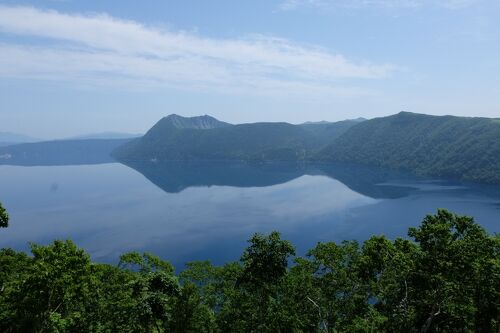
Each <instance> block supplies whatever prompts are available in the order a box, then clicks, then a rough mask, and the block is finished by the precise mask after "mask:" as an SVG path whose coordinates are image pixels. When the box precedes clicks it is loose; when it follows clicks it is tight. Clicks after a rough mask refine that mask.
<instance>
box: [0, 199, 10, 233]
mask: <svg viewBox="0 0 500 333" xmlns="http://www.w3.org/2000/svg"><path fill="white" fill-rule="evenodd" d="M8 226H9V214H8V213H7V211H6V210H5V208H3V206H2V203H1V202H0V228H7V227H8Z"/></svg>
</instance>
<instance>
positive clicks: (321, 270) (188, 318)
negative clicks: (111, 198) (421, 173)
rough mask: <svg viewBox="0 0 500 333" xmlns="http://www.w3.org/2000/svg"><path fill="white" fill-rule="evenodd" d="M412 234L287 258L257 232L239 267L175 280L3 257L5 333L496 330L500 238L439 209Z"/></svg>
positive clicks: (163, 273)
mask: <svg viewBox="0 0 500 333" xmlns="http://www.w3.org/2000/svg"><path fill="white" fill-rule="evenodd" d="M409 236H410V237H411V238H413V240H414V241H411V240H408V239H399V238H398V239H395V240H389V239H387V238H385V237H383V236H374V237H372V238H370V239H368V240H366V241H365V242H364V243H363V244H359V243H357V242H354V241H345V242H343V243H341V244H336V243H333V242H328V243H318V244H317V245H316V246H315V247H314V248H313V249H311V250H310V251H309V252H308V253H307V255H306V256H305V257H295V258H294V259H293V256H294V255H295V250H294V248H293V246H292V245H291V244H290V243H289V242H288V241H285V240H282V239H281V237H280V235H279V233H277V232H272V233H271V234H269V235H262V234H256V235H254V236H253V237H252V238H251V239H250V240H249V246H248V248H247V249H246V250H245V251H244V253H243V255H242V257H241V260H240V261H239V262H232V263H227V264H225V265H224V266H220V267H217V266H213V265H211V264H210V263H209V262H192V263H188V264H186V268H185V269H184V270H183V271H182V272H181V273H180V274H179V275H178V276H176V275H175V274H174V268H173V267H172V265H171V264H169V263H168V262H166V261H163V260H162V259H160V258H158V257H156V256H154V255H152V254H148V253H144V254H139V253H137V252H130V253H126V254H124V255H122V256H121V258H120V262H119V264H118V265H117V266H111V265H106V264H98V263H92V262H91V260H90V258H89V256H88V254H86V253H85V252H84V251H83V250H81V249H79V248H77V247H76V245H75V244H73V243H72V242H71V241H65V242H63V241H55V242H53V243H52V244H50V245H47V246H40V245H34V244H33V245H32V246H31V252H32V256H27V255H26V254H24V253H18V252H15V251H13V250H11V249H2V250H0V331H1V332H157V333H160V332H193V333H194V332H207V333H208V332H210V333H211V332H339V333H340V332H498V331H499V329H500V321H499V318H500V304H499V300H500V259H499V253H500V237H498V236H492V235H489V234H488V233H486V232H485V230H483V229H482V228H481V227H480V226H479V225H477V224H476V223H475V222H474V221H473V219H472V218H470V217H465V216H458V215H455V214H453V213H450V212H448V211H445V210H439V211H438V212H437V214H435V215H429V216H427V217H425V218H424V220H423V222H422V224H421V225H420V226H419V227H417V228H411V229H410V230H409ZM292 259H293V263H292V264H290V263H291V262H292Z"/></svg>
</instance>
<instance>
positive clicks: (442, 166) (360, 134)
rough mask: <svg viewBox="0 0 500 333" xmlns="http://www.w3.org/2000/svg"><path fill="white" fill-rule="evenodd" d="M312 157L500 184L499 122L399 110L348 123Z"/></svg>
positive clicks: (487, 119)
mask: <svg viewBox="0 0 500 333" xmlns="http://www.w3.org/2000/svg"><path fill="white" fill-rule="evenodd" d="M315 159H318V160H322V161H342V162H350V163H361V164H368V165H376V166H382V167H389V168H393V169H403V170H409V171H412V172H415V173H417V174H422V175H432V176H438V177H451V178H458V179H462V180H470V181H481V182H490V183H500V122H499V121H498V120H495V119H489V118H466V117H452V116H429V115H423V114H414V113H409V112H401V113H399V114H397V115H393V116H390V117H383V118H376V119H372V120H367V121H365V122H362V123H360V124H358V125H356V126H353V127H352V128H350V129H349V130H348V131H346V132H345V133H344V134H343V135H341V136H340V137H338V138H337V139H336V140H335V141H333V143H332V144H330V145H329V146H327V147H326V148H324V149H322V150H321V151H320V152H318V154H316V156H315Z"/></svg>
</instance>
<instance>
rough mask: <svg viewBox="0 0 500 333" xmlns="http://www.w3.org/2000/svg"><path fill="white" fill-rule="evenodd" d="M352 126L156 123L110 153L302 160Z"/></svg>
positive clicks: (173, 119)
mask: <svg viewBox="0 0 500 333" xmlns="http://www.w3.org/2000/svg"><path fill="white" fill-rule="evenodd" d="M356 123H358V121H343V122H338V123H306V124H301V125H292V124H288V123H252V124H239V125H231V124H228V123H224V122H221V121H218V120H216V119H215V118H212V117H209V116H201V117H192V118H185V117H181V116H177V115H170V116H168V117H165V118H163V119H161V120H160V121H159V122H158V123H157V124H156V125H154V126H153V127H152V128H151V129H150V130H149V131H148V132H147V133H146V134H145V135H144V136H143V137H142V138H140V139H136V140H134V141H132V142H130V143H128V144H125V145H124V146H122V147H119V148H118V149H116V150H115V151H114V153H113V155H114V156H115V157H116V158H118V159H119V160H123V161H132V160H139V161H150V160H160V161H168V160H250V161H251V160H257V161H262V160H272V161H276V160H281V161H283V160H291V161H302V160H306V159H307V158H308V157H309V156H310V155H311V154H312V153H313V152H315V151H317V150H318V149H319V148H321V147H323V146H324V145H326V144H327V143H329V142H331V140H332V139H333V138H335V137H337V136H338V135H340V134H342V133H343V132H345V131H346V130H347V129H348V128H349V127H351V126H353V125H354V124H356Z"/></svg>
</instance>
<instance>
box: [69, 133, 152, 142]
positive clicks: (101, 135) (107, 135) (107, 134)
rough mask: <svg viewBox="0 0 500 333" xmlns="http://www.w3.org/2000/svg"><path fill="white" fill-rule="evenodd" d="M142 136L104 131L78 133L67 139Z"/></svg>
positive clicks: (131, 137)
mask: <svg viewBox="0 0 500 333" xmlns="http://www.w3.org/2000/svg"><path fill="white" fill-rule="evenodd" d="M140 136H142V134H132V133H120V132H102V133H93V134H86V135H78V136H75V137H71V138H68V139H66V140H88V139H133V138H138V137H140Z"/></svg>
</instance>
